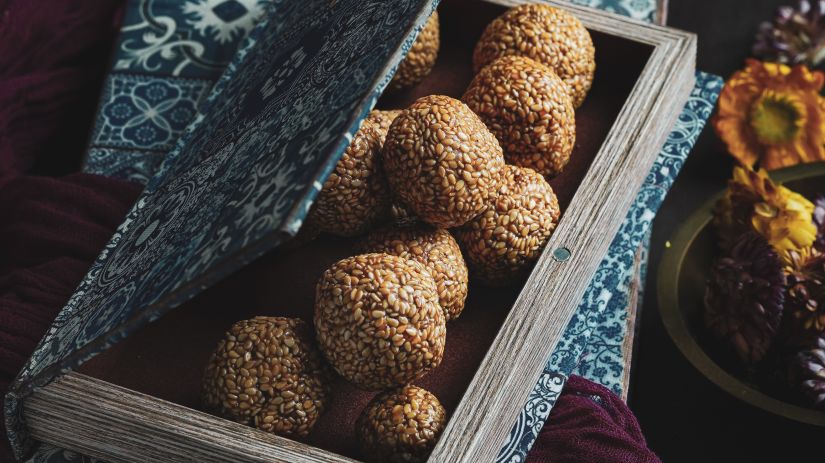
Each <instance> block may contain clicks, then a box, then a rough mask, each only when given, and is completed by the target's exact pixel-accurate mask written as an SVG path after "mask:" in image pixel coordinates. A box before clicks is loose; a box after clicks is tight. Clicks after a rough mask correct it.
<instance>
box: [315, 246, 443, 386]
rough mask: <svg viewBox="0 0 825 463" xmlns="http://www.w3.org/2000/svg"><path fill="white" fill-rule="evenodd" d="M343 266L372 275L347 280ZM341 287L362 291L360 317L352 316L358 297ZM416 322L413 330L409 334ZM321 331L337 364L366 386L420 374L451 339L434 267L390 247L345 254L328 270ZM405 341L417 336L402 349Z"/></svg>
mask: <svg viewBox="0 0 825 463" xmlns="http://www.w3.org/2000/svg"><path fill="white" fill-rule="evenodd" d="M338 272H344V273H347V274H349V275H355V274H358V273H361V274H365V275H369V278H364V279H353V280H350V282H349V283H342V281H343V279H340V278H335V275H336V274H337V273H338ZM335 289H341V290H342V292H343V293H349V292H350V291H352V290H355V289H357V290H358V291H359V292H362V293H363V294H364V296H363V297H362V299H361V301H360V302H359V303H363V307H362V309H356V310H361V312H360V313H361V314H362V315H361V317H350V316H347V315H346V314H348V313H353V310H352V309H350V308H349V306H351V305H352V304H353V301H351V300H346V299H342V298H337V297H335V295H334V293H335ZM390 300H392V301H393V303H392V304H391V303H390ZM391 320H392V322H390V321H391ZM402 321H403V323H402ZM402 327H403V330H402V329H401V328H402ZM410 327H413V328H414V333H415V334H414V335H410V334H409V328H410ZM315 332H316V335H317V336H316V337H317V339H318V344H319V346H320V348H321V351H322V352H323V353H324V355H325V356H326V358H327V359H328V360H329V362H330V364H332V366H333V367H334V368H335V370H336V371H338V373H339V374H341V376H343V377H344V378H346V379H347V380H349V381H351V382H352V383H354V384H355V385H356V386H358V387H361V388H364V389H383V388H387V387H395V386H399V385H402V384H406V383H409V382H410V381H413V380H415V379H418V378H420V377H421V376H423V375H424V374H426V373H427V372H429V371H430V370H432V369H433V368H435V367H436V366H438V364H439V363H440V362H441V359H442V357H443V354H444V343H445V338H446V327H445V319H444V315H443V311H442V309H441V307H440V306H439V304H438V292H437V287H436V283H435V281H434V280H433V277H432V275H431V274H430V272H429V271H428V270H427V269H426V268H425V267H424V266H422V265H421V264H419V263H418V262H415V261H413V260H408V259H404V258H401V257H397V256H392V255H389V254H384V253H373V254H361V255H357V256H354V257H350V258H347V259H343V260H341V261H339V262H337V263H335V264H333V265H332V266H331V267H330V268H329V269H327V270H326V271H325V272H324V274H323V275H322V277H321V279H320V281H319V282H318V286H317V291H316V299H315ZM350 333H351V334H350ZM350 337H355V338H357V339H358V342H357V343H353V342H352V341H350V340H349V339H350ZM399 337H400V338H399ZM407 342H412V343H411V344H410V349H409V350H408V351H407V352H406V354H405V356H400V355H399V347H400V346H401V345H405V344H406V343H407Z"/></svg>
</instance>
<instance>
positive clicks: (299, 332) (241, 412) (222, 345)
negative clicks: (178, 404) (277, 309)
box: [203, 317, 331, 435]
mask: <svg viewBox="0 0 825 463" xmlns="http://www.w3.org/2000/svg"><path fill="white" fill-rule="evenodd" d="M258 352H262V353H266V354H265V355H257V354H256V353H258ZM239 362H240V363H239ZM273 372H275V373H273ZM273 374H275V375H276V376H275V379H274V381H273V376H272V375H273ZM330 376H331V372H330V371H329V367H328V366H326V364H325V363H324V361H323V359H322V358H321V353H320V352H318V351H317V350H316V349H315V347H314V346H313V344H312V334H311V332H310V331H309V329H308V327H307V326H306V324H305V323H304V322H303V321H301V320H299V319H294V318H283V317H255V318H253V319H250V320H242V321H239V322H237V323H235V324H234V325H232V326H231V327H230V329H229V331H228V332H227V333H226V335H225V336H224V338H223V339H222V340H221V341H220V342H219V343H218V347H217V349H216V350H215V351H214V353H213V354H212V356H211V358H210V360H209V364H208V366H207V368H206V373H205V374H204V383H203V399H204V404H205V405H206V408H207V409H209V410H212V411H215V412H216V413H218V414H220V415H222V416H225V417H227V418H229V419H232V420H235V421H238V422H240V423H245V424H250V425H255V426H258V427H259V428H261V429H263V430H265V431H270V432H276V433H279V434H285V435H290V434H298V435H305V434H306V433H308V432H309V429H310V428H311V427H312V424H313V423H314V422H315V420H316V419H317V415H319V414H320V412H321V410H322V409H323V405H324V404H323V400H324V397H325V395H326V390H325V386H324V382H326V381H328V380H329V377H330ZM290 398H291V399H294V400H300V401H302V402H305V401H307V400H310V401H312V402H313V403H314V404H316V407H317V410H318V411H317V413H315V416H310V415H309V414H308V415H307V416H305V417H297V418H296V417H295V416H291V415H288V414H287V415H284V414H280V412H278V410H279V408H278V407H279V406H281V405H283V404H285V403H287V404H288V403H289V401H288V400H287V399H290ZM282 408H283V407H282ZM270 417H271V418H270ZM298 418H300V420H299V419H298ZM290 420H292V421H293V422H294V423H293V425H289V426H287V425H286V424H285V423H286V421H290ZM296 420H297V421H296Z"/></svg>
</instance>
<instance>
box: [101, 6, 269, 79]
mask: <svg viewBox="0 0 825 463" xmlns="http://www.w3.org/2000/svg"><path fill="white" fill-rule="evenodd" d="M136 1H137V5H134V6H133V5H130V7H129V9H128V10H127V14H126V16H125V18H124V20H123V27H122V28H121V33H120V37H119V38H118V44H117V52H116V58H115V62H114V70H115V71H133V72H139V73H143V74H155V75H161V76H183V77H196V78H207V79H210V80H211V79H214V78H215V77H217V76H216V75H215V74H216V73H217V74H218V75H219V74H220V73H221V72H222V71H223V70H224V69H225V68H226V65H227V64H228V63H229V61H231V60H232V58H233V57H234V55H235V52H236V51H237V49H238V45H239V44H240V43H241V41H242V40H243V39H244V38H246V36H247V35H248V34H249V32H250V31H251V30H252V28H253V27H254V26H255V24H256V23H257V22H258V20H259V19H260V18H261V16H262V15H263V14H264V12H265V10H266V8H267V6H268V5H269V3H271V0H136Z"/></svg>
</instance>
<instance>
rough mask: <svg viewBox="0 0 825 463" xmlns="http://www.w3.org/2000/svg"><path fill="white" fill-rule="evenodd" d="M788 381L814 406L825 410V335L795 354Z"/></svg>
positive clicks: (789, 369) (792, 387)
mask: <svg viewBox="0 0 825 463" xmlns="http://www.w3.org/2000/svg"><path fill="white" fill-rule="evenodd" d="M788 381H789V382H790V386H791V389H793V390H796V391H799V392H801V393H802V396H803V397H804V398H805V399H806V400H807V401H808V403H809V404H810V405H811V406H812V407H813V408H815V409H818V410H823V411H825V336H820V337H819V338H817V339H816V341H815V342H814V344H813V346H812V347H810V348H807V349H803V350H802V351H800V352H799V353H797V354H796V355H795V356H793V358H792V359H791V363H790V365H789V368H788Z"/></svg>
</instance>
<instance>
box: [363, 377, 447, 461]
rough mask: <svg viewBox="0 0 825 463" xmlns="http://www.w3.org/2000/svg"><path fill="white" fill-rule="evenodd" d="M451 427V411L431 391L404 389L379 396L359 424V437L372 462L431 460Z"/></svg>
mask: <svg viewBox="0 0 825 463" xmlns="http://www.w3.org/2000/svg"><path fill="white" fill-rule="evenodd" d="M446 424H447V412H446V411H445V410H444V407H442V406H441V402H439V401H438V398H437V397H436V396H435V395H433V394H432V393H431V392H429V391H427V390H425V389H422V388H420V387H417V386H404V387H402V388H400V389H395V390H390V391H386V392H383V393H381V394H379V395H377V396H376V397H375V398H374V399H372V401H370V403H369V404H367V407H366V408H365V409H364V411H363V412H361V415H360V416H359V417H358V420H357V421H356V422H355V434H356V436H357V438H358V443H359V445H360V446H361V450H362V452H363V453H364V456H365V457H366V458H367V460H368V461H373V462H391V463H417V462H424V461H427V457H428V456H429V455H430V452H432V450H433V448H434V447H435V444H436V441H437V440H438V436H439V435H441V432H442V431H443V430H444V426H445V425H446Z"/></svg>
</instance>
